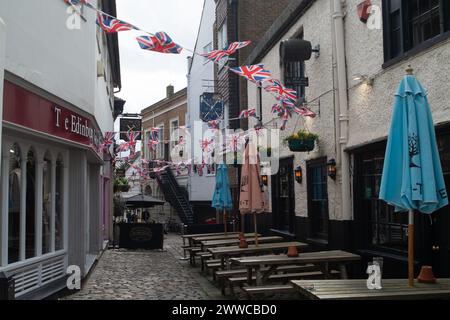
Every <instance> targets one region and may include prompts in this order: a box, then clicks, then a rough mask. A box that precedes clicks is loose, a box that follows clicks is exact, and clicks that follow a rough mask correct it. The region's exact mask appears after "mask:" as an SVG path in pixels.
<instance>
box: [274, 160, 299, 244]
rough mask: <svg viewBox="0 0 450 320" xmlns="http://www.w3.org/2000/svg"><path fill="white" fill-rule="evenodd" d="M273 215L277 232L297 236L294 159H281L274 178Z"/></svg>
mask: <svg viewBox="0 0 450 320" xmlns="http://www.w3.org/2000/svg"><path fill="white" fill-rule="evenodd" d="M272 213H273V220H274V228H275V229H276V230H277V231H281V232H283V233H288V234H290V235H294V234H295V192H294V158H287V159H281V160H280V168H279V171H278V174H276V175H274V176H273V177H272Z"/></svg>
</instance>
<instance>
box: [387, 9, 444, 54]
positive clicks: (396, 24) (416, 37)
mask: <svg viewBox="0 0 450 320" xmlns="http://www.w3.org/2000/svg"><path fill="white" fill-rule="evenodd" d="M383 15H384V25H385V28H384V43H385V60H386V61H388V60H390V59H393V58H396V57H399V56H401V55H403V54H405V53H407V52H408V51H410V50H412V49H414V48H416V47H418V46H419V45H420V44H422V43H424V42H426V41H427V40H430V39H433V38H435V37H437V36H439V35H441V34H443V33H445V32H447V31H449V30H450V28H449V27H450V4H449V3H448V1H446V0H389V1H388V0H384V1H383Z"/></svg>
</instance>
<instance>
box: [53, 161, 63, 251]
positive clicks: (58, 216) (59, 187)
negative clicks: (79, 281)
mask: <svg viewBox="0 0 450 320" xmlns="http://www.w3.org/2000/svg"><path fill="white" fill-rule="evenodd" d="M55 171H56V172H55V184H56V185H55V249H56V250H62V249H63V201H64V193H63V177H64V164H63V160H62V157H61V156H59V157H58V159H57V160H56V170H55Z"/></svg>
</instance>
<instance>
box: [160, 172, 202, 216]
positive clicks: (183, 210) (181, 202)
mask: <svg viewBox="0 0 450 320" xmlns="http://www.w3.org/2000/svg"><path fill="white" fill-rule="evenodd" d="M157 181H158V184H159V187H160V188H161V190H162V192H163V194H164V197H165V199H166V201H167V202H169V203H170V204H171V206H172V207H174V208H175V210H176V211H177V212H178V215H179V216H180V218H181V221H182V222H183V223H184V224H187V225H192V224H194V211H193V210H192V207H191V205H190V203H189V199H188V196H187V194H186V192H185V190H184V189H183V188H181V187H180V185H179V184H178V181H177V179H176V178H175V176H174V175H173V173H172V170H170V169H166V170H165V171H163V172H161V173H160V174H159V176H158V177H157Z"/></svg>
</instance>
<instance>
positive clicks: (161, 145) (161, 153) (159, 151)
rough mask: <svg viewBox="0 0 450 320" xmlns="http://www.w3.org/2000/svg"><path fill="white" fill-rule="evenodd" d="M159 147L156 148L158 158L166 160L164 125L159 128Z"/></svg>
mask: <svg viewBox="0 0 450 320" xmlns="http://www.w3.org/2000/svg"><path fill="white" fill-rule="evenodd" d="M158 140H159V143H158V146H157V148H156V157H157V158H158V159H164V125H161V126H159V127H158Z"/></svg>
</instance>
